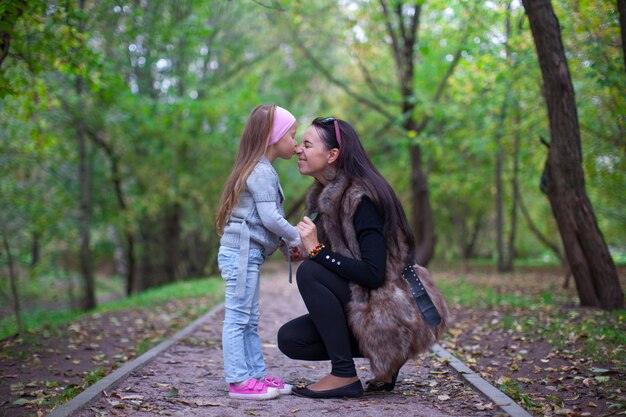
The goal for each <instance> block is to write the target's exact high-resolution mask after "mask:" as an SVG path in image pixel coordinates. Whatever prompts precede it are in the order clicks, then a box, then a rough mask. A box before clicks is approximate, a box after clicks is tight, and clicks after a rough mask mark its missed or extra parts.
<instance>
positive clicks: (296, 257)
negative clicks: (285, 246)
mask: <svg viewBox="0 0 626 417" xmlns="http://www.w3.org/2000/svg"><path fill="white" fill-rule="evenodd" d="M289 255H290V256H291V260H292V261H294V262H299V261H302V260H304V259H305V256H304V254H303V252H302V247H300V246H292V247H291V248H289Z"/></svg>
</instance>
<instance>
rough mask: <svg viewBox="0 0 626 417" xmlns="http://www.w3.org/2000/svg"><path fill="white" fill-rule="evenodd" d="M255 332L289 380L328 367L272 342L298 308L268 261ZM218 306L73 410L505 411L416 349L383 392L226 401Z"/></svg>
mask: <svg viewBox="0 0 626 417" xmlns="http://www.w3.org/2000/svg"><path fill="white" fill-rule="evenodd" d="M261 300H262V301H261V303H262V306H261V325H260V331H261V337H262V341H263V350H264V354H265V359H266V364H267V367H268V371H269V372H270V373H271V374H273V375H277V376H280V377H282V378H283V379H285V380H286V381H290V382H295V383H299V382H313V381H315V380H317V379H319V378H321V377H322V376H324V375H325V374H326V373H327V372H328V371H329V364H328V363H318V362H304V361H294V360H291V359H288V358H287V357H285V356H284V355H283V354H282V353H281V352H280V351H279V350H278V348H277V346H276V332H277V330H278V328H279V327H280V326H281V325H282V324H283V323H285V322H286V321H287V320H289V319H291V318H293V317H296V316H298V315H300V314H303V313H304V312H305V308H304V305H303V303H302V300H301V298H300V295H299V293H298V291H297V288H296V285H295V284H292V285H289V284H288V282H287V275H286V272H285V271H284V270H283V269H277V267H276V265H272V264H269V265H267V266H266V267H264V269H263V278H262V286H261ZM222 320H223V310H218V311H217V312H216V313H215V314H213V315H212V316H211V317H210V318H209V319H208V320H207V321H206V322H205V323H204V324H203V325H202V326H201V327H200V328H199V330H197V331H195V332H194V333H192V334H191V335H190V336H189V337H186V338H184V339H182V340H181V341H179V342H178V343H176V344H175V345H173V346H172V347H171V348H169V349H168V350H167V351H165V352H164V353H163V354H161V355H159V356H157V357H156V358H155V359H154V360H153V361H151V362H149V363H148V364H147V365H146V366H144V367H143V368H140V369H138V370H137V371H135V372H133V373H131V375H130V376H129V377H128V378H126V379H125V380H122V381H121V382H120V383H119V384H118V385H117V387H116V388H115V389H114V390H112V391H110V392H105V393H104V394H103V395H102V396H101V397H100V398H99V399H97V400H96V401H95V402H94V403H92V404H91V405H89V406H87V407H86V408H84V409H82V410H81V411H79V412H77V413H75V414H74V416H80V417H87V416H99V415H107V416H109V415H117V416H155V415H168V416H224V417H226V416H233V417H234V416H242V415H254V416H298V417H306V416H320V415H326V414H328V415H332V416H355V417H356V416H358V417H367V416H380V415H390V414H393V415H396V416H424V417H444V416H505V415H506V414H505V413H503V412H502V411H501V410H500V409H499V408H498V407H497V405H495V404H493V403H490V402H489V401H488V400H487V399H485V398H483V397H482V396H481V395H480V394H479V393H477V392H476V391H474V390H473V389H472V388H471V387H470V386H468V385H467V384H464V383H463V382H462V381H461V379H460V378H459V377H458V376H457V375H456V374H455V372H454V371H453V370H452V369H451V368H449V367H448V366H447V365H446V364H445V363H441V361H440V360H438V358H437V357H435V356H434V355H423V356H421V357H420V358H417V359H415V360H412V361H410V362H409V363H407V364H406V365H405V366H404V367H403V368H402V370H401V372H400V376H399V380H398V384H397V385H396V388H395V390H394V391H393V392H391V393H384V394H379V393H376V394H366V395H365V396H363V397H362V398H359V399H353V400H347V399H336V400H311V399H307V398H302V397H296V396H294V395H288V396H282V397H280V398H278V399H276V400H271V401H242V400H231V399H230V398H229V397H228V395H227V390H226V384H225V382H224V381H223V373H222V352H221V326H222ZM357 369H358V372H359V377H360V378H361V381H362V382H365V381H366V380H367V379H369V378H371V377H372V374H371V372H369V369H368V363H367V361H366V360H359V361H358V363H357Z"/></svg>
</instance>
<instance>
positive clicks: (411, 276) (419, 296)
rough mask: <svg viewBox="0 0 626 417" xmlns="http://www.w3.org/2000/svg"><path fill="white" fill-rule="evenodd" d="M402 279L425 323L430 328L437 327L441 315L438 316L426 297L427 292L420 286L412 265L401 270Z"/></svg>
mask: <svg viewBox="0 0 626 417" xmlns="http://www.w3.org/2000/svg"><path fill="white" fill-rule="evenodd" d="M402 278H404V279H405V280H406V281H407V282H408V283H409V286H410V287H411V293H412V294H413V298H414V299H415V303H416V304H417V307H418V308H419V309H420V311H421V312H422V315H423V316H424V319H426V322H427V323H428V324H429V325H431V326H437V325H438V324H439V323H441V315H440V314H439V311H437V307H435V304H434V303H433V300H432V299H431V298H430V296H429V295H428V292H426V289H425V288H424V285H423V284H422V280H421V279H420V277H419V275H418V274H417V272H415V268H413V265H407V267H406V268H404V269H403V270H402Z"/></svg>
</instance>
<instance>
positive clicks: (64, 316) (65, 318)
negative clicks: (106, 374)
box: [0, 278, 224, 340]
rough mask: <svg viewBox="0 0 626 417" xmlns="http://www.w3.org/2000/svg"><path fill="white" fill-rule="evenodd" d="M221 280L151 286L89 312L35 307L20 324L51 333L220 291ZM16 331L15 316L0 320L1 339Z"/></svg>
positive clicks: (24, 316)
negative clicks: (93, 317)
mask: <svg viewBox="0 0 626 417" xmlns="http://www.w3.org/2000/svg"><path fill="white" fill-rule="evenodd" d="M223 287H224V284H223V280H221V279H216V278H202V279H193V280H187V281H181V282H176V283H173V284H168V285H164V286H162V287H158V288H152V289H149V290H146V291H144V292H142V293H139V294H134V295H132V296H131V297H127V298H122V299H118V300H115V301H111V302H108V303H104V304H102V305H100V306H98V307H97V308H95V309H94V310H91V311H89V312H81V311H73V310H70V309H67V308H66V309H59V310H51V309H46V308H35V309H33V310H30V311H24V312H22V323H23V325H24V328H25V329H26V333H27V334H28V333H32V332H33V331H35V330H38V329H42V328H43V329H44V330H45V331H50V332H53V331H54V329H55V328H56V327H58V326H59V325H62V324H65V323H69V322H71V321H74V320H77V319H79V318H81V317H84V316H85V315H88V314H95V313H104V312H112V311H120V310H126V309H131V308H133V309H137V308H149V307H152V306H155V305H159V304H163V303H165V302H167V301H168V300H171V299H183V298H191V297H199V296H202V295H205V294H211V293H218V292H221V291H223ZM16 333H17V324H16V322H15V317H14V316H10V317H5V318H3V319H2V320H0V340H1V339H4V338H6V337H9V336H12V335H15V334H16Z"/></svg>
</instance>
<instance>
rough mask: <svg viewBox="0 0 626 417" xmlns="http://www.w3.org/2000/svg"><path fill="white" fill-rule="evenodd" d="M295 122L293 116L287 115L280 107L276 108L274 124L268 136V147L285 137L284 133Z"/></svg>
mask: <svg viewBox="0 0 626 417" xmlns="http://www.w3.org/2000/svg"><path fill="white" fill-rule="evenodd" d="M295 122H296V118H295V117H294V116H293V114H291V113H289V112H288V111H287V110H285V109H283V108H282V107H280V106H276V110H274V123H273V124H272V133H271V134H270V140H269V143H268V144H269V145H273V144H275V143H277V142H278V141H279V140H280V138H282V137H283V136H285V133H287V131H288V130H289V129H290V128H291V126H293V124H294V123H295Z"/></svg>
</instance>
